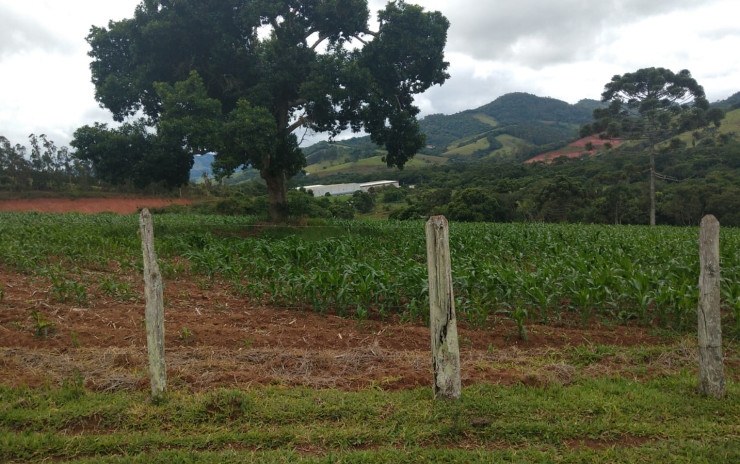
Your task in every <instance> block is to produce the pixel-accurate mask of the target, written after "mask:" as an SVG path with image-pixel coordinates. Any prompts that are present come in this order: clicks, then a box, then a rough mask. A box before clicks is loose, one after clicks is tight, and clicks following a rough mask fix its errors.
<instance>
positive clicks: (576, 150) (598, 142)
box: [525, 135, 623, 163]
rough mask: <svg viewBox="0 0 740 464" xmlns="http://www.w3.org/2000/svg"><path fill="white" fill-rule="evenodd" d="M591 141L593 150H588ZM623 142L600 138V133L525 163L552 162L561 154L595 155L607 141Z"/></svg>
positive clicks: (616, 143) (572, 156) (569, 156)
mask: <svg viewBox="0 0 740 464" xmlns="http://www.w3.org/2000/svg"><path fill="white" fill-rule="evenodd" d="M589 142H590V143H591V144H592V145H593V149H592V150H586V145H587V144H588V143H589ZM622 142H623V141H622V140H621V139H602V138H599V136H598V135H592V136H590V137H584V138H582V139H579V140H576V141H575V142H573V143H570V144H568V146H567V147H564V148H561V149H559V150H555V151H551V152H548V153H543V154H541V155H537V156H535V157H534V158H531V159H528V160H527V161H525V163H535V162H537V161H544V162H546V163H551V162H552V161H553V160H554V159H555V158H559V157H561V156H565V157H566V158H578V157H580V156H581V155H583V154H587V155H593V154H594V153H596V152H597V151H598V150H599V149H600V148H601V147H603V146H604V145H605V144H607V143H610V144H611V145H612V147H617V146H619V145H621V144H622Z"/></svg>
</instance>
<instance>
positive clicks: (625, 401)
mask: <svg viewBox="0 0 740 464" xmlns="http://www.w3.org/2000/svg"><path fill="white" fill-rule="evenodd" d="M695 383H696V380H695V376H693V375H689V374H686V373H684V374H679V375H677V376H672V377H666V378H660V379H656V380H652V381H648V382H645V383H639V382H635V381H632V380H627V379H623V378H616V379H600V380H582V381H578V382H576V383H574V384H572V385H570V386H567V387H562V386H550V387H547V388H530V387H524V386H519V387H511V388H506V387H501V386H495V385H474V386H471V387H469V388H467V389H465V390H464V392H463V398H462V400H461V401H460V402H446V401H435V400H433V399H432V397H431V391H430V390H426V389H424V390H414V391H406V392H400V393H388V392H383V391H379V390H374V389H371V390H366V391H361V392H354V393H353V392H340V391H335V390H324V391H315V390H309V389H301V388H299V389H281V388H264V389H255V390H249V391H238V390H217V391H213V392H209V393H204V394H195V395H193V394H187V393H184V392H174V393H172V394H171V395H170V398H169V400H167V401H165V402H163V403H161V404H152V403H151V402H150V401H149V400H148V398H147V395H146V394H145V393H130V392H121V393H112V394H99V393H93V392H89V391H85V390H83V389H82V388H81V387H80V386H79V384H78V383H76V382H70V384H69V385H66V386H65V387H62V388H57V389H39V390H29V389H23V388H20V389H9V388H2V387H0V398H1V399H2V402H1V403H0V461H2V462H8V463H15V462H19V463H20V462H24V463H26V462H46V461H48V460H52V459H53V460H57V461H60V460H63V461H64V462H224V461H225V460H226V461H229V462H368V463H378V462H409V463H412V462H471V463H472V462H481V463H482V462H591V463H613V462H624V463H633V462H646V463H647V462H651V463H654V462H686V463H689V462H691V463H695V462H713V463H724V462H727V463H730V462H738V460H739V459H740V431H739V430H738V428H737V417H740V402H738V401H737V397H738V395H739V394H740V388H738V385H737V384H735V383H732V382H731V383H730V384H729V385H728V396H727V399H726V400H724V401H718V400H714V399H707V398H702V397H699V396H698V395H696V394H695V392H694V390H695V387H696V385H695Z"/></svg>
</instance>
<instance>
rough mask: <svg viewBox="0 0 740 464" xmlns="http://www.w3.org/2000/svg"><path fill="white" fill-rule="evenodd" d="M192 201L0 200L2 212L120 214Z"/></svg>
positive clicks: (134, 199) (146, 199) (124, 199)
mask: <svg viewBox="0 0 740 464" xmlns="http://www.w3.org/2000/svg"><path fill="white" fill-rule="evenodd" d="M173 203H179V204H187V203H192V200H186V199H163V198H77V199H69V198H29V199H17V200H0V211H38V212H40V213H70V212H77V213H88V214H95V213H106V212H110V213H118V214H133V213H136V212H137V211H139V210H140V209H141V208H160V207H163V206H168V205H171V204H173Z"/></svg>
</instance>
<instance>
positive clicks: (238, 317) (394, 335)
mask: <svg viewBox="0 0 740 464" xmlns="http://www.w3.org/2000/svg"><path fill="white" fill-rule="evenodd" d="M128 279H129V281H130V283H131V285H132V289H134V290H135V295H136V296H133V297H132V298H131V299H129V300H128V301H121V300H120V299H114V298H111V297H109V296H107V295H105V294H103V292H102V291H101V289H99V288H96V287H95V285H92V286H91V287H90V288H88V302H87V304H86V305H84V306H81V305H77V304H73V303H60V302H58V301H55V296H54V294H53V291H52V288H51V285H50V284H49V283H48V282H47V281H46V280H45V279H43V278H39V277H32V276H27V275H21V274H18V273H14V272H10V271H8V270H3V269H1V268H0V282H2V285H3V289H4V298H3V300H2V302H0V382H2V383H5V384H7V385H14V386H20V385H27V386H32V387H35V386H43V385H47V384H49V385H59V384H61V383H63V382H65V381H71V380H73V379H76V378H84V382H85V385H86V387H87V388H90V389H93V390H98V391H113V390H119V389H147V388H148V386H149V382H148V378H147V365H148V364H147V354H146V331H145V327H144V301H143V297H142V296H139V295H142V294H143V284H138V283H136V280H137V276H134V275H132V276H129V277H128ZM165 285H166V287H165V302H166V308H165V332H166V347H167V348H166V360H167V368H168V382H169V385H170V386H173V387H175V388H184V389H188V390H192V391H202V390H208V389H212V388H214V387H219V386H223V387H238V388H246V387H249V386H255V385H285V386H298V385H305V386H310V387H313V388H339V389H345V390H358V389H364V388H383V389H387V390H401V389H412V388H416V387H420V386H427V385H430V384H431V355H430V339H429V337H430V335H429V330H428V328H427V327H426V326H425V325H424V324H423V322H421V321H418V322H402V321H400V320H399V318H398V317H392V318H385V319H382V318H380V317H378V315H377V314H375V315H374V317H373V318H371V319H370V320H364V321H358V320H355V319H346V318H340V317H338V316H336V315H334V314H318V313H315V312H312V311H309V310H300V309H281V308H272V307H266V306H264V305H262V304H259V303H256V302H252V301H249V300H246V299H243V298H239V297H237V296H235V295H234V294H233V292H231V291H229V289H228V288H227V287H225V286H222V285H221V284H219V283H218V282H213V283H211V282H203V281H201V282H195V281H191V280H171V281H166V282H165ZM224 285H225V284H224ZM34 313H35V314H36V315H40V319H39V320H37V319H36V317H35V316H34ZM39 321H41V322H42V323H43V322H46V323H48V325H47V326H46V327H45V330H38V329H39V325H40V324H39ZM579 325H580V324H579V323H578V322H576V321H572V322H568V321H565V320H564V321H561V322H560V323H557V324H556V325H555V326H539V325H536V324H528V325H527V329H528V340H527V341H525V340H523V339H520V338H519V337H518V333H517V331H516V329H515V327H514V326H513V325H512V324H511V323H510V322H508V321H503V320H497V321H491V323H490V324H489V327H487V328H486V329H485V330H484V329H481V328H471V327H468V326H466V325H465V324H460V328H459V334H460V346H461V363H462V369H463V384H464V385H470V384H472V383H477V382H489V383H501V384H506V385H512V384H517V383H523V384H526V385H535V386H538V385H547V384H551V383H560V384H568V383H570V382H571V381H573V380H574V379H575V376H576V375H594V376H596V375H604V374H607V375H609V374H615V373H619V372H620V371H626V372H628V371H630V370H634V369H635V365H634V362H633V361H632V360H630V359H621V360H620V359H617V358H618V357H617V358H615V357H611V358H609V357H607V358H606V359H603V360H600V362H597V363H593V364H591V365H589V366H588V367H587V368H586V369H580V368H579V369H580V370H581V372H579V373H578V374H577V373H576V367H574V366H572V365H570V364H568V362H567V361H568V359H567V357H563V355H562V354H563V352H564V350H568V349H571V348H573V347H579V346H580V347H593V346H599V345H618V346H635V345H651V344H659V343H661V341H660V340H659V339H657V338H655V337H652V336H650V335H649V334H648V332H647V330H646V329H644V328H637V327H624V326H611V327H609V326H604V325H601V324H597V323H592V324H591V325H590V326H589V327H588V329H583V328H581V327H579ZM687 356H688V357H689V358H692V357H694V356H695V353H693V351H692V349H691V348H688V347H686V348H685V350H683V352H682V350H681V349H679V350H678V351H677V354H676V359H662V360H657V359H656V360H652V361H650V363H652V364H651V365H648V366H647V367H648V369H647V370H641V372H642V374H640V375H650V373H651V372H653V373H658V372H662V371H663V370H665V369H666V368H670V367H672V365H673V364H675V363H676V362H678V363H679V364H683V363H685V362H686V357H687ZM679 358H680V359H679Z"/></svg>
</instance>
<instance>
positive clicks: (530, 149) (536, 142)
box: [191, 92, 740, 180]
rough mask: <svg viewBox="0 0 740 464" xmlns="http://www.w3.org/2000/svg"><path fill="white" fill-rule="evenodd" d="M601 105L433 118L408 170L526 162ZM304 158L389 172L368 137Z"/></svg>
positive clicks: (326, 167)
mask: <svg viewBox="0 0 740 464" xmlns="http://www.w3.org/2000/svg"><path fill="white" fill-rule="evenodd" d="M602 105H603V103H601V102H600V101H598V100H592V99H583V100H581V101H579V102H578V103H576V104H570V103H567V102H564V101H562V100H558V99H555V98H551V97H539V96H536V95H532V94H529V93H524V92H514V93H508V94H506V95H502V96H500V97H498V98H497V99H495V100H494V101H492V102H490V103H488V104H485V105H483V106H480V107H478V108H475V109H470V110H465V111H461V112H459V113H455V114H451V115H444V114H432V115H428V116H426V117H424V118H422V119H421V120H420V121H419V125H420V127H421V129H422V131H423V132H424V133H425V134H426V142H427V144H426V147H425V148H423V149H422V150H420V151H419V153H418V154H417V155H416V156H415V157H414V159H412V160H411V161H410V162H409V163H407V166H408V167H410V168H414V167H423V166H429V165H435V164H444V163H470V162H478V161H482V160H502V161H524V160H526V159H530V158H532V157H533V156H535V155H536V154H539V153H543V152H546V151H555V150H558V149H560V148H563V147H565V146H566V145H567V144H568V143H569V142H572V141H574V140H575V139H576V138H577V134H578V129H579V128H580V127H581V126H582V125H583V124H586V123H589V122H592V121H593V110H594V109H595V108H598V107H600V106H602ZM738 105H740V92H738V93H736V94H734V95H732V96H731V97H729V98H728V99H726V100H723V101H720V102H716V103H713V104H712V106H717V107H720V108H724V109H731V108H734V107H737V106H738ZM303 153H304V154H305V156H306V161H307V164H308V166H307V168H306V171H307V172H308V173H309V175H310V176H311V177H322V176H324V175H336V174H342V173H354V174H362V173H370V172H388V168H387V167H385V164H384V163H383V162H382V157H383V154H384V152H383V150H381V149H380V148H378V146H376V145H375V144H373V143H372V142H371V141H370V137H368V136H364V137H355V138H351V139H347V140H341V141H337V142H334V143H328V142H318V143H316V144H314V145H311V146H309V147H305V148H303ZM212 160H213V157H212V156H210V155H205V156H201V157H196V160H195V165H194V167H193V170H192V171H191V179H193V180H197V179H199V178H201V176H202V175H203V173H204V172H206V173H208V174H209V175H210V163H211V162H212ZM243 177H244V176H243ZM246 177H250V178H251V177H254V175H251V176H246Z"/></svg>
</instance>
